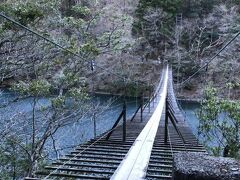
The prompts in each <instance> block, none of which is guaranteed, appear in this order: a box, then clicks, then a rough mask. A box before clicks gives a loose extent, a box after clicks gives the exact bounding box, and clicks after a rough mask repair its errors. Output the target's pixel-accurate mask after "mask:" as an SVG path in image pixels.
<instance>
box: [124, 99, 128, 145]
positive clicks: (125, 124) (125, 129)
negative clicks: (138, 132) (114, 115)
mask: <svg viewBox="0 0 240 180" xmlns="http://www.w3.org/2000/svg"><path fill="white" fill-rule="evenodd" d="M126 109H127V107H126V101H125V100H124V103H123V141H126V132H127V114H126Z"/></svg>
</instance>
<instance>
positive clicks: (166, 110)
mask: <svg viewBox="0 0 240 180" xmlns="http://www.w3.org/2000/svg"><path fill="white" fill-rule="evenodd" d="M165 104H166V105H165V128H164V143H165V144H167V142H168V117H169V114H168V101H167V99H166V103H165Z"/></svg>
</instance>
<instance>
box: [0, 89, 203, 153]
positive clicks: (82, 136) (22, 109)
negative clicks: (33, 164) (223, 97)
mask: <svg viewBox="0 0 240 180" xmlns="http://www.w3.org/2000/svg"><path fill="white" fill-rule="evenodd" d="M16 97H17V95H15V94H14V93H13V92H10V91H3V92H2V93H1V96H0V104H1V105H3V104H5V103H6V102H8V101H9V100H12V99H14V98H16ZM109 100H111V101H112V104H111V105H110V106H109V108H108V109H106V110H105V111H104V112H102V113H101V114H100V115H98V116H97V117H96V134H97V135H100V134H102V133H103V132H105V131H107V130H109V129H110V128H111V127H112V126H113V124H114V123H115V121H116V119H117V118H118V116H119V114H120V113H121V111H122V106H123V98H121V97H118V96H110V95H95V96H92V101H93V102H94V103H99V104H100V105H103V106H104V104H105V103H106V102H108V101H109ZM126 100H127V117H128V118H131V117H132V115H133V114H134V112H135V111H136V109H137V107H138V106H139V100H138V99H136V98H127V99H126ZM49 104H50V102H49V100H48V99H46V98H41V99H40V100H39V102H38V106H49ZM180 104H181V106H182V108H183V114H184V116H185V117H186V121H187V123H188V124H189V126H190V127H191V129H192V131H193V133H194V134H195V136H196V137H198V123H199V120H198V118H197V117H196V111H197V109H199V108H200V104H199V103H194V102H184V101H180ZM31 107H32V104H31V98H27V99H23V100H19V101H16V102H14V103H11V104H10V105H8V106H7V107H5V108H0V122H6V121H8V120H9V119H11V117H13V116H14V115H16V114H19V113H20V114H30V113H31V112H32V109H31ZM18 121H19V126H22V124H21V123H23V122H24V120H22V121H21V120H18ZM27 128H29V126H27V125H26V127H25V128H22V129H20V130H22V131H24V132H27V131H28V129H27ZM23 135H24V134H23ZM53 137H54V139H55V141H54V144H55V147H57V148H56V149H58V153H59V154H60V155H61V154H63V153H64V152H66V151H69V150H70V149H72V147H74V146H76V145H78V144H81V143H83V142H85V141H87V140H89V139H91V138H94V121H93V120H92V119H91V118H90V117H86V118H83V119H81V120H79V121H74V123H71V124H69V125H67V126H65V127H63V128H60V129H59V130H58V131H57V132H56V133H55V134H54V136H53ZM52 144H53V141H52V140H51V139H50V140H49V141H48V142H47V145H46V149H48V151H49V152H54V151H53V148H52V147H53V146H52ZM54 153H55V152H54Z"/></svg>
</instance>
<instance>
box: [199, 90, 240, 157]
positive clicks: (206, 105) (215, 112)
mask: <svg viewBox="0 0 240 180" xmlns="http://www.w3.org/2000/svg"><path fill="white" fill-rule="evenodd" d="M197 115H198V117H199V119H200V124H199V130H200V132H201V134H202V135H203V137H204V138H205V139H206V140H207V141H208V142H215V143H218V145H219V146H215V147H212V148H211V150H212V152H213V154H215V155H220V154H219V153H223V155H224V156H229V157H234V158H240V102H233V101H230V100H220V99H218V97H217V90H216V89H215V88H212V87H208V88H207V89H206V90H205V93H204V100H203V101H202V104H201V109H200V111H199V112H198V113H197Z"/></svg>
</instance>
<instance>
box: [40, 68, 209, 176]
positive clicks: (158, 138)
mask: <svg viewBox="0 0 240 180" xmlns="http://www.w3.org/2000/svg"><path fill="white" fill-rule="evenodd" d="M153 97H155V98H153V99H152V100H151V101H150V103H149V104H147V106H146V107H145V108H144V109H143V119H142V120H141V112H140V110H139V111H138V112H137V114H136V116H135V117H134V119H133V120H132V121H127V122H126V139H125V141H123V139H122V137H123V124H122V125H119V126H117V127H116V128H114V130H113V132H112V134H111V136H110V138H109V139H108V140H107V139H106V137H107V135H108V133H109V132H107V133H105V134H103V135H101V136H99V137H97V138H96V139H92V140H90V141H88V142H87V143H84V144H82V145H79V146H78V147H76V148H75V149H74V150H73V151H71V152H70V153H69V154H66V155H65V156H64V157H62V158H59V159H58V160H57V161H55V162H53V163H52V164H51V165H50V166H46V167H45V170H44V171H41V172H38V175H39V178H41V179H55V178H57V179H59V178H60V179H116V180H118V179H123V180H124V179H130V180H134V179H136V180H137V179H171V175H172V167H173V154H174V153H177V152H180V151H191V152H206V151H205V150H204V148H203V146H202V145H200V144H199V143H198V141H197V139H196V138H195V136H194V135H193V133H192V131H191V129H190V128H189V126H188V125H187V123H186V122H185V120H184V116H183V115H182V112H181V110H180V109H179V107H178V104H177V101H176V98H175V95H174V90H173V84H172V72H171V69H170V70H169V69H168V68H166V69H164V71H163V75H162V77H161V80H160V83H159V86H158V87H157V88H156V92H155V95H154V96H153ZM166 99H167V104H168V106H169V107H170V109H172V113H174V120H175V124H176V125H177V129H176V128H175V127H174V124H173V123H174V122H173V123H172V121H169V123H168V125H167V127H168V128H167V130H168V137H167V140H168V141H167V142H165V136H166V134H165V132H166V131H165V128H166V126H165V115H166V111H165V108H166V105H165V102H166ZM149 106H150V108H149ZM168 119H169V118H168Z"/></svg>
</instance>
